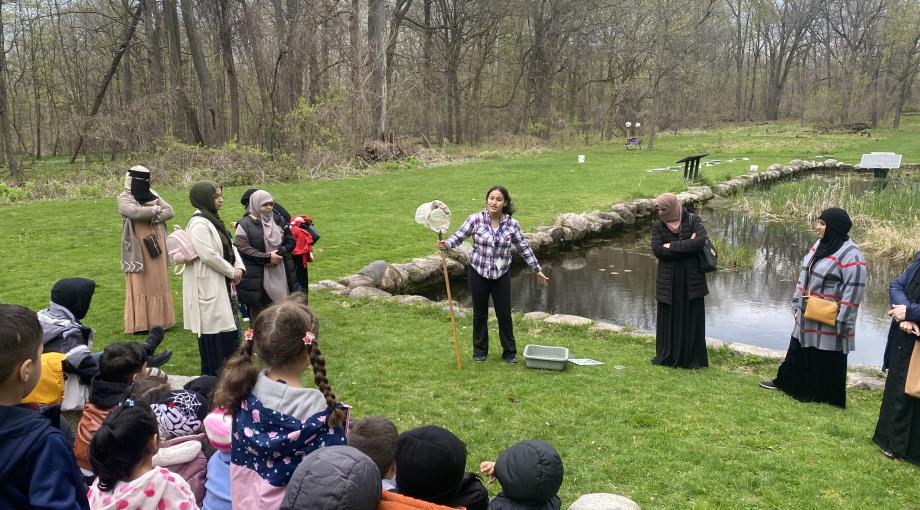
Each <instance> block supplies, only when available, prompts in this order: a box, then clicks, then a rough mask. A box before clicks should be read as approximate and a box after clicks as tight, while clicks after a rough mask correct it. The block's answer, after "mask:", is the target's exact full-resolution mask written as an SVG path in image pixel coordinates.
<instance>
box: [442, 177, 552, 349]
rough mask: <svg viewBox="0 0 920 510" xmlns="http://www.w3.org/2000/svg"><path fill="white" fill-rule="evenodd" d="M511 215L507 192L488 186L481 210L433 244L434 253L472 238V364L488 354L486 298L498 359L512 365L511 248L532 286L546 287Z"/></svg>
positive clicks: (470, 270) (528, 246) (543, 277)
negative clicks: (499, 348)
mask: <svg viewBox="0 0 920 510" xmlns="http://www.w3.org/2000/svg"><path fill="white" fill-rule="evenodd" d="M512 214H514V207H513V206H512V205H511V196H509V195H508V190H506V189H505V188H504V187H503V186H492V187H491V188H489V192H488V193H486V208H485V209H483V210H482V211H479V212H477V213H474V214H471V215H470V216H469V217H468V218H467V219H466V221H464V222H463V225H460V228H459V229H458V230H457V231H456V232H454V235H452V236H450V237H449V238H447V240H446V241H438V249H441V250H447V249H450V248H454V247H456V246H458V245H459V244H460V243H462V242H463V240H464V239H466V238H467V237H470V236H473V253H472V254H470V265H469V268H468V269H467V277H468V280H469V283H470V294H471V295H472V297H473V360H474V361H485V360H486V356H487V355H488V354H489V328H488V323H489V296H492V304H493V305H494V306H495V316H496V317H497V318H498V337H499V339H500V340H501V343H502V360H503V361H504V362H505V363H516V362H517V358H516V355H517V347H516V345H515V343H514V327H513V325H512V323H511V275H510V274H508V269H509V268H510V267H511V245H512V244H514V246H516V247H517V249H518V253H520V254H521V256H522V257H524V260H525V261H526V262H527V265H528V266H530V269H532V270H533V272H534V273H536V274H537V281H539V282H540V284H541V285H544V286H545V285H549V278H547V277H546V275H545V274H543V271H541V270H540V263H539V262H538V261H537V257H536V256H535V255H534V254H533V250H531V249H530V245H528V244H527V240H526V239H524V234H523V233H522V232H521V226H520V225H519V224H518V222H517V221H515V220H514V218H512V217H511V215H512Z"/></svg>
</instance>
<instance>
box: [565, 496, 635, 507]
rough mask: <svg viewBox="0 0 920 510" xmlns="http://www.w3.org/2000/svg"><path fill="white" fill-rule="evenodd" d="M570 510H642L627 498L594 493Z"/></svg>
mask: <svg viewBox="0 0 920 510" xmlns="http://www.w3.org/2000/svg"><path fill="white" fill-rule="evenodd" d="M569 510H641V507H640V506H639V505H638V504H637V503H636V502H635V501H633V500H631V499H629V498H627V497H626V496H619V495H617V494H605V493H594V494H585V495H583V496H581V497H580V498H578V499H576V500H575V502H574V503H572V505H571V506H569Z"/></svg>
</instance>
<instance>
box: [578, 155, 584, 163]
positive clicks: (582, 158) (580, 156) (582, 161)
mask: <svg viewBox="0 0 920 510" xmlns="http://www.w3.org/2000/svg"><path fill="white" fill-rule="evenodd" d="M578 162H579V163H584V162H585V155H584V154H579V155H578Z"/></svg>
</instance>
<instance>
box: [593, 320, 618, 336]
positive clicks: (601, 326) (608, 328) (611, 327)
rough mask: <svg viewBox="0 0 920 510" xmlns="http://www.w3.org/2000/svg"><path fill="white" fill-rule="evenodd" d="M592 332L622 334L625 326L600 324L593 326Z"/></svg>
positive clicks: (607, 323)
mask: <svg viewBox="0 0 920 510" xmlns="http://www.w3.org/2000/svg"><path fill="white" fill-rule="evenodd" d="M591 331H602V332H610V333H622V332H623V326H617V325H616V324H610V323H609V322H598V323H595V324H594V325H593V326H591Z"/></svg>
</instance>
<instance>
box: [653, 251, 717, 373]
mask: <svg viewBox="0 0 920 510" xmlns="http://www.w3.org/2000/svg"><path fill="white" fill-rule="evenodd" d="M688 263H691V264H696V263H698V262H697V260H696V258H689V257H683V258H680V259H677V260H675V261H674V273H673V279H672V280H671V304H670V305H669V304H666V303H662V302H661V301H659V302H658V319H657V323H656V325H655V357H654V358H653V359H652V363H654V364H656V365H663V366H668V367H673V368H703V367H708V366H709V355H708V353H707V352H706V309H705V305H704V303H703V298H698V299H690V298H689V295H690V294H689V288H688V286H687V265H686V264H688Z"/></svg>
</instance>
